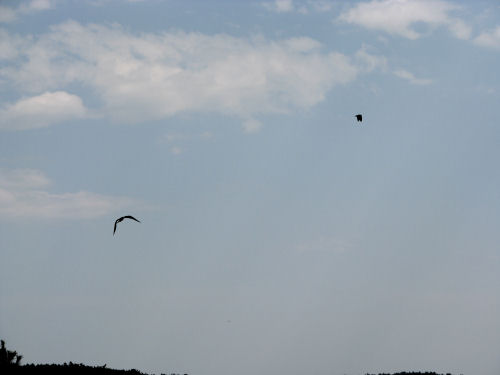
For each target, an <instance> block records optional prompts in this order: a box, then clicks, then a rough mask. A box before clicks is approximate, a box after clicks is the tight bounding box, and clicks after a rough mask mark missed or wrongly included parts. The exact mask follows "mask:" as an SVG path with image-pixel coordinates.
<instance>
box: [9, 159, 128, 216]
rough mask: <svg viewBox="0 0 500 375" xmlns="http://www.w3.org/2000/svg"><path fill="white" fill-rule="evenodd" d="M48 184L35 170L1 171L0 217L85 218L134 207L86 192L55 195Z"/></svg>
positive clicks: (124, 199) (119, 200)
mask: <svg viewBox="0 0 500 375" xmlns="http://www.w3.org/2000/svg"><path fill="white" fill-rule="evenodd" d="M50 185H52V183H51V181H50V179H49V178H48V177H47V176H45V174H43V173H42V172H41V171H38V170H33V169H15V170H5V169H0V217H4V218H44V219H86V218H94V217H98V216H103V215H106V214H109V213H111V212H114V211H116V210H120V209H123V208H125V207H131V206H134V205H137V203H136V202H134V201H132V200H131V199H128V198H120V197H111V196H106V195H101V194H96V193H92V192H88V191H79V192H76V193H62V194H54V193H50V192H48V191H47V190H46V189H47V188H48V187H49V186H50Z"/></svg>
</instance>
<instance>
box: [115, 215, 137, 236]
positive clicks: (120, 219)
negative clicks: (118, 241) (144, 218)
mask: <svg viewBox="0 0 500 375" xmlns="http://www.w3.org/2000/svg"><path fill="white" fill-rule="evenodd" d="M123 219H132V220H135V221H137V222H138V223H140V221H139V220H137V219H136V218H135V217H133V216H130V215H127V216H122V217H121V218H119V219H116V221H115V229H113V236H114V235H115V232H116V224H118V223H120V222H122V221H123Z"/></svg>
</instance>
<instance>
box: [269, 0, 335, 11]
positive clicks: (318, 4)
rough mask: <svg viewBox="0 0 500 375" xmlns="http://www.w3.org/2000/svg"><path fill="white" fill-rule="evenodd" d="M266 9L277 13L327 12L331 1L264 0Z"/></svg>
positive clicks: (331, 5) (330, 8) (331, 3)
mask: <svg viewBox="0 0 500 375" xmlns="http://www.w3.org/2000/svg"><path fill="white" fill-rule="evenodd" d="M262 5H263V6H264V7H265V8H266V9H267V10H270V11H272V12H277V13H290V12H297V13H301V14H308V13H309V12H310V11H314V12H329V11H331V10H332V9H333V2H332V1H327V0H308V1H297V2H293V0H275V1H273V2H265V3H263V4H262Z"/></svg>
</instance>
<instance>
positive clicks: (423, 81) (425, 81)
mask: <svg viewBox="0 0 500 375" xmlns="http://www.w3.org/2000/svg"><path fill="white" fill-rule="evenodd" d="M394 75H396V76H397V77H399V78H402V79H405V80H407V81H408V82H410V83H411V84H413V85H422V86H423V85H430V84H431V83H432V79H429V78H417V77H415V76H414V75H413V73H411V72H409V71H407V70H404V69H398V70H395V71H394Z"/></svg>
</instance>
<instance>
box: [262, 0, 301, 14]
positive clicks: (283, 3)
mask: <svg viewBox="0 0 500 375" xmlns="http://www.w3.org/2000/svg"><path fill="white" fill-rule="evenodd" d="M263 5H264V7H265V8H267V9H268V10H271V11H274V12H278V13H285V12H291V11H293V10H294V9H295V6H294V4H293V0H274V1H273V2H266V3H263Z"/></svg>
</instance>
